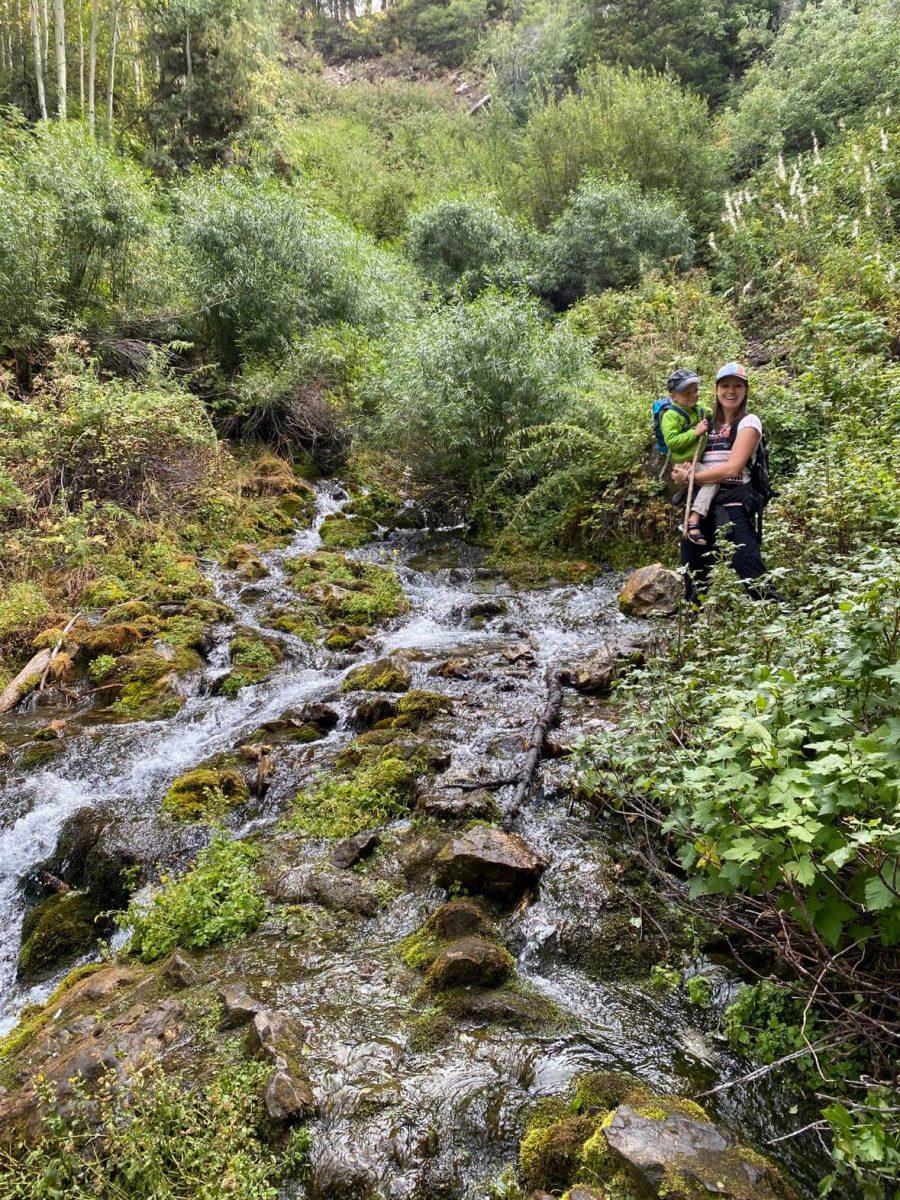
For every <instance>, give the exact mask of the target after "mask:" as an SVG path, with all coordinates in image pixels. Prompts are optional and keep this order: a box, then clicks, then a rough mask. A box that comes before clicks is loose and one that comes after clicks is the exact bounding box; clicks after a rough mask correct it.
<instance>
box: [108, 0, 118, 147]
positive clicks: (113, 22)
mask: <svg viewBox="0 0 900 1200" xmlns="http://www.w3.org/2000/svg"><path fill="white" fill-rule="evenodd" d="M118 41H119V2H118V0H113V6H112V10H111V11H110V14H109V76H108V77H107V80H106V136H107V137H108V138H111V137H112V127H113V98H114V96H115V92H116V46H117V45H118Z"/></svg>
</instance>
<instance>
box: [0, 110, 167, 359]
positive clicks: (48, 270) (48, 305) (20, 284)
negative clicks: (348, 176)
mask: <svg viewBox="0 0 900 1200" xmlns="http://www.w3.org/2000/svg"><path fill="white" fill-rule="evenodd" d="M0 208H2V210H3V214H4V216H3V220H2V222H0V347H3V348H5V349H6V350H7V351H12V352H13V353H15V352H17V351H28V352H33V351H35V350H37V349H38V348H39V347H40V346H41V345H42V344H43V343H44V342H45V341H46V339H47V337H48V336H50V335H51V334H52V333H53V332H54V331H56V330H58V329H59V328H60V327H61V326H62V325H63V323H79V322H80V323H82V324H94V325H95V324H98V323H100V322H101V321H104V320H106V321H108V320H109V318H110V316H111V315H112V314H113V313H114V312H115V311H116V309H117V308H119V307H121V306H127V307H130V308H133V307H136V306H137V307H140V306H141V304H142V303H143V302H150V300H151V299H154V298H155V299H159V298H160V297H161V296H162V295H164V294H165V290H166V287H167V284H166V282H165V280H166V278H167V271H166V270H165V268H164V267H163V266H162V263H161V260H160V259H159V258H158V257H157V258H155V257H154V256H155V255H158V254H160V253H161V250H160V247H161V246H162V236H161V232H160V222H159V218H158V217H157V216H156V215H155V213H154V209H153V203H152V192H151V190H150V187H149V184H148V182H147V180H146V178H145V177H144V175H143V174H142V173H141V172H140V171H139V170H138V169H137V168H136V167H135V166H134V165H133V164H132V163H130V162H129V161H128V160H126V159H122V158H119V157H117V156H116V155H115V154H114V153H113V152H112V151H111V150H110V149H108V148H107V147H105V146H103V145H101V144H100V143H98V142H97V141H95V140H94V139H93V138H91V137H90V136H89V135H88V133H87V131H86V130H85V129H83V128H82V127H81V126H80V125H78V124H75V123H72V124H48V125H42V126H40V127H39V128H38V129H37V130H36V131H35V132H33V133H26V132H25V131H24V130H22V129H21V128H19V127H18V126H17V125H16V124H14V123H9V122H7V123H4V124H0ZM154 290H155V295H154Z"/></svg>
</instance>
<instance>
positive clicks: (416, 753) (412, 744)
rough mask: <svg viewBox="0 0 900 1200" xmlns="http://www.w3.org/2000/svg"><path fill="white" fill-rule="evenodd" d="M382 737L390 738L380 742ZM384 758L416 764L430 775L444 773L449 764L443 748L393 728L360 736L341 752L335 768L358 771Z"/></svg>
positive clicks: (448, 757) (372, 731)
mask: <svg viewBox="0 0 900 1200" xmlns="http://www.w3.org/2000/svg"><path fill="white" fill-rule="evenodd" d="M379 735H387V736H385V737H384V740H381V738H380V737H379ZM384 758H394V759H399V760H400V761H401V762H408V763H415V764H417V765H418V767H419V770H420V771H422V772H423V773H424V772H428V773H429V774H431V775H434V774H437V773H438V772H440V771H445V770H446V769H447V767H448V766H449V765H450V754H449V752H448V751H447V750H445V749H444V748H443V746H438V745H436V744H434V743H433V742H426V741H421V740H419V739H418V738H400V737H399V736H398V734H397V732H396V731H395V730H393V729H373V730H370V731H369V732H368V733H362V734H360V736H359V737H358V738H356V739H355V740H354V741H352V742H351V743H350V745H349V746H346V747H345V748H344V749H343V750H342V751H341V752H340V754H339V755H338V756H337V758H336V759H335V764H334V765H335V766H336V767H337V768H338V770H339V771H347V770H355V769H356V768H358V767H364V766H366V765H368V764H371V763H376V762H380V761H381V760H382V759H384Z"/></svg>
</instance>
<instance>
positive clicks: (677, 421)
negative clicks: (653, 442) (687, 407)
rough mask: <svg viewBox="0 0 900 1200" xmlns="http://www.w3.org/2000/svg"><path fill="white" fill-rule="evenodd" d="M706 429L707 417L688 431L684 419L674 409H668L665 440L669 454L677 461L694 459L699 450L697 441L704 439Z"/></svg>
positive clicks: (663, 423)
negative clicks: (697, 449) (684, 425)
mask: <svg viewBox="0 0 900 1200" xmlns="http://www.w3.org/2000/svg"><path fill="white" fill-rule="evenodd" d="M706 429H707V422H706V419H705V417H704V418H703V420H700V421H698V422H697V424H696V425H688V427H687V429H685V428H683V419H682V418H681V417H680V416H679V415H678V413H677V412H675V411H674V410H673V409H671V408H669V409H666V411H665V412H664V413H663V419H662V435H663V439H664V441H665V443H666V446H667V448H668V451H669V453H670V454H671V456H672V457H673V458H675V459H678V458H693V457H694V451H695V450H696V448H697V440H698V438H701V437H703V435H704V434H705V433H706Z"/></svg>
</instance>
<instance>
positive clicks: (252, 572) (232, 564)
mask: <svg viewBox="0 0 900 1200" xmlns="http://www.w3.org/2000/svg"><path fill="white" fill-rule="evenodd" d="M225 566H226V567H228V568H230V569H231V570H233V571H236V572H237V575H238V578H239V579H246V580H248V581H250V580H253V579H265V577H266V576H267V575H268V574H269V572H268V568H267V567H266V565H265V564H264V563H263V561H262V559H261V558H260V557H259V555H258V554H257V552H256V547H255V546H232V548H231V549H230V550H229V551H228V553H227V555H226V556H225Z"/></svg>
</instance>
